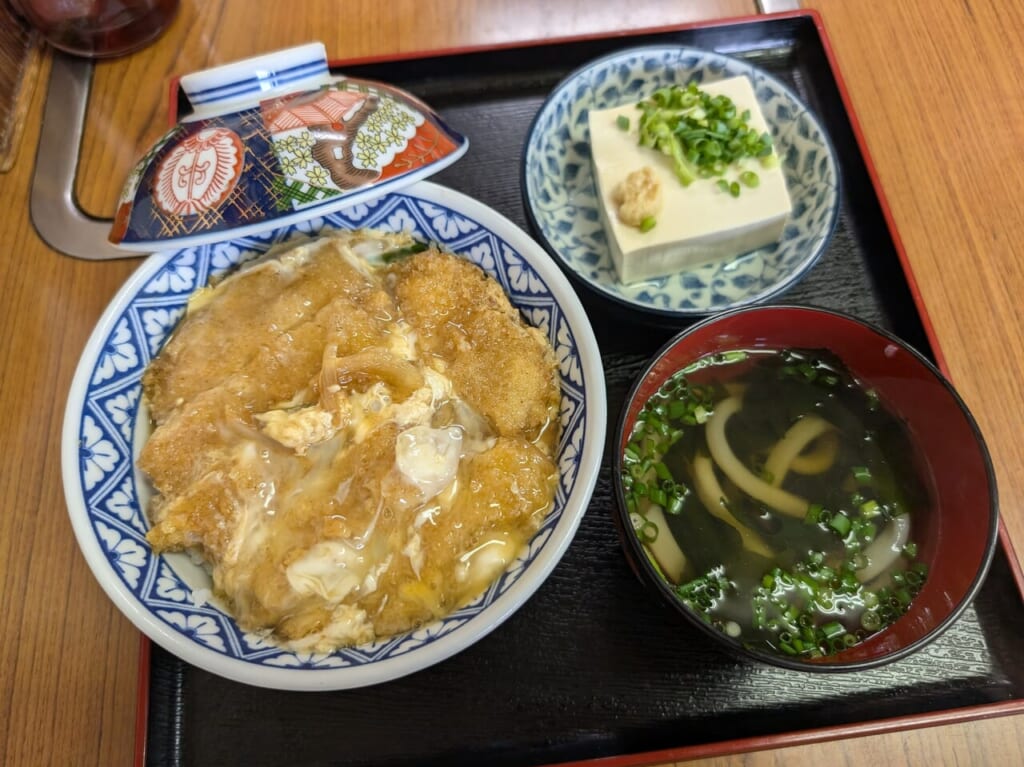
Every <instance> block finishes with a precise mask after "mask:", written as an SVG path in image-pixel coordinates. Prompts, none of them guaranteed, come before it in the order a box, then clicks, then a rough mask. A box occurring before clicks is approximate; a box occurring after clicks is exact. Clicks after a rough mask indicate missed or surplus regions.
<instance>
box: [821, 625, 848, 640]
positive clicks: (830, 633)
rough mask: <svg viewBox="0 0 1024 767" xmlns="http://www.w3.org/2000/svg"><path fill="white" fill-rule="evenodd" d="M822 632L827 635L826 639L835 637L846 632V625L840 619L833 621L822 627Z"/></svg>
mask: <svg viewBox="0 0 1024 767" xmlns="http://www.w3.org/2000/svg"><path fill="white" fill-rule="evenodd" d="M821 633H822V634H824V635H825V639H835V638H836V637H840V636H842V635H843V634H845V633H846V626H844V625H843V624H842V623H840V622H839V621H832V622H831V623H826V624H825V625H824V626H822V627H821Z"/></svg>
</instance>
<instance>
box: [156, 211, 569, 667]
mask: <svg viewBox="0 0 1024 767" xmlns="http://www.w3.org/2000/svg"><path fill="white" fill-rule="evenodd" d="M409 244H411V241H410V240H409V239H408V238H407V237H405V236H403V235H389V234H383V233H378V232H372V231H359V232H345V233H334V234H332V235H329V236H324V237H321V238H319V239H316V240H312V241H308V242H303V243H300V244H292V245H290V246H288V247H285V248H280V249H277V250H275V251H272V252H271V253H268V254H267V256H266V257H264V258H262V259H260V260H259V261H257V262H254V263H253V264H250V265H247V266H245V267H243V268H242V269H240V270H239V271H238V272H236V273H234V274H232V275H231V276H229V277H227V278H226V279H224V280H223V281H222V282H220V283H219V284H217V285H215V286H214V287H212V288H205V289H203V290H202V291H200V292H198V293H197V295H196V296H194V297H193V299H192V300H191V301H190V303H189V310H188V313H187V315H186V317H185V319H184V320H183V321H182V323H181V324H180V326H179V327H178V328H177V329H176V330H175V332H174V334H173V335H172V337H171V338H170V339H169V341H168V342H167V344H166V345H165V347H164V349H163V350H162V351H161V352H160V354H159V355H158V356H157V357H156V358H155V359H154V360H153V362H152V363H151V365H150V367H149V368H148V369H147V371H146V373H145V376H144V378H143V391H144V397H145V401H146V403H147V405H148V406H149V411H150V415H151V418H152V421H153V425H154V430H153V433H152V435H151V436H150V438H149V440H148V441H147V443H146V445H145V447H144V448H143V450H142V453H141V455H140V458H139V465H140V467H141V469H142V470H143V471H144V472H145V473H146V474H147V475H148V476H149V478H150V479H151V481H152V483H153V486H154V489H155V491H156V496H155V498H154V502H153V504H152V506H151V509H150V517H151V520H152V522H153V527H152V529H151V530H150V532H149V534H148V536H147V537H148V539H149V541H150V543H151V545H152V546H153V548H154V550H155V551H157V552H164V551H176V550H184V549H188V550H192V551H195V552H198V553H199V554H200V555H201V556H202V557H203V558H204V559H205V560H206V561H207V563H208V564H209V565H210V569H211V571H212V578H213V587H214V591H215V593H216V594H218V596H220V597H221V599H222V600H223V601H224V602H225V603H226V605H227V606H228V608H229V609H230V610H231V611H232V612H233V614H234V615H235V616H236V618H237V619H238V621H239V623H240V624H241V625H242V626H243V627H244V628H246V629H247V630H252V631H262V632H268V633H272V634H273V635H274V636H275V637H276V638H277V639H279V640H280V641H281V642H282V643H283V644H285V645H287V646H291V647H293V648H295V649H303V650H312V651H318V652H323V651H330V650H333V649H335V648H337V647H341V646H345V645H350V644H355V643H363V642H367V641H370V640H373V639H375V638H378V637H382V636H387V635H390V634H394V633H398V632H402V631H406V630H409V629H412V628H414V627H416V626H418V625H420V624H422V623H424V622H427V621H430V620H433V619H435V618H438V617H440V616H443V615H445V614H446V613H448V612H450V611H451V610H453V609H455V608H456V607H458V606H460V605H461V604H464V603H466V602H467V601H470V600H471V599H473V598H474V597H476V596H477V595H478V594H479V593H481V592H482V591H483V590H484V589H485V588H486V587H487V585H489V583H490V582H491V581H492V580H494V578H496V577H497V576H498V575H499V574H500V573H501V572H502V571H503V570H504V569H505V568H506V567H507V566H508V564H509V563H510V562H511V561H512V560H513V559H514V558H515V557H516V556H517V554H518V553H519V552H520V550H521V548H522V546H523V544H524V543H525V542H526V541H527V540H528V539H529V537H530V536H531V535H532V534H533V533H534V532H535V531H536V530H537V529H538V528H539V526H540V524H541V522H542V521H543V519H544V517H545V515H546V514H547V513H548V511H549V510H550V509H551V505H552V500H553V497H554V490H555V482H556V478H557V468H556V465H555V462H554V454H555V448H556V445H557V442H558V437H559V420H558V404H559V389H558V379H557V374H556V363H555V358H554V353H553V351H552V349H551V347H550V345H549V343H548V341H547V339H546V337H545V336H544V335H543V334H542V333H541V332H540V331H539V330H537V329H535V328H532V327H529V326H527V325H526V324H525V323H524V322H523V321H522V319H521V318H520V316H519V314H518V312H517V311H516V310H515V309H514V308H513V307H512V306H511V304H510V303H509V301H508V299H507V297H506V296H505V295H504V293H503V292H502V290H501V288H500V286H499V285H498V284H497V283H496V282H495V281H494V280H493V279H491V278H489V277H488V276H487V275H485V274H484V273H483V272H482V271H481V270H480V269H479V268H478V267H476V266H475V265H473V264H471V263H470V262H468V261H465V260H463V259H460V258H458V257H456V256H452V255H448V254H443V253H440V252H438V251H436V250H429V251H426V252H424V253H419V254H416V255H411V256H407V257H403V258H401V259H399V260H396V261H395V262H394V263H391V264H387V263H384V262H383V261H382V260H381V259H380V256H381V254H383V253H386V252H389V251H394V250H397V249H401V248H404V247H407V246H408V245H409Z"/></svg>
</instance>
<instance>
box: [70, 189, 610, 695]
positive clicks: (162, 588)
mask: <svg viewBox="0 0 1024 767" xmlns="http://www.w3.org/2000/svg"><path fill="white" fill-rule="evenodd" d="M356 228H371V229H379V230H384V231H392V232H407V233H409V234H411V235H412V236H413V237H414V238H416V239H417V240H420V241H423V242H430V243H436V244H437V245H438V246H440V247H441V248H442V249H444V250H447V251H450V252H453V253H456V254H459V255H461V256H462V257H464V258H467V259H468V260H470V261H472V262H474V263H476V264H478V265H479V266H480V267H481V268H482V269H483V270H484V271H485V272H487V273H488V274H489V275H491V276H492V277H494V278H495V279H496V280H497V281H498V283H499V284H500V285H501V287H502V288H503V289H504V291H505V293H506V294H507V295H508V297H509V298H510V300H511V302H512V304H513V306H515V307H517V308H518V310H519V312H520V313H521V315H522V317H523V319H524V320H525V321H526V322H527V323H528V324H529V325H532V326H534V327H536V328H539V329H540V330H541V331H542V332H543V334H544V335H545V336H546V337H547V339H548V340H549V341H550V343H551V345H552V347H553V348H554V351H555V355H556V359H557V363H558V371H557V372H558V378H559V383H560V393H561V402H560V413H559V416H560V420H561V427H562V432H561V438H560V442H559V444H558V447H557V454H556V464H557V468H558V481H557V488H556V492H555V499H554V507H553V509H552V511H551V512H550V513H549V515H548V516H547V517H546V518H545V520H544V522H543V524H542V526H541V527H540V529H539V530H538V531H537V532H536V533H535V534H534V535H533V537H532V538H531V539H530V540H529V541H528V543H527V545H526V546H525V547H524V548H523V550H522V551H521V553H520V554H519V556H518V557H517V558H516V559H515V560H514V561H513V562H512V564H511V565H510V566H509V567H508V568H507V570H505V571H504V572H502V573H501V575H500V576H499V577H498V578H497V579H496V580H495V581H494V582H493V583H492V584H491V585H490V587H489V588H487V590H486V591H485V592H484V593H483V594H481V595H480V596H479V597H478V598H476V599H475V600H473V601H472V602H470V603H469V604H466V605H465V606H463V607H461V608H459V609H456V610H455V611H454V612H452V613H450V614H449V615H448V616H447V617H445V618H444V619H442V620H438V621H435V622H433V623H430V624H428V625H424V626H422V627H420V628H417V629H415V630H412V631H409V632H406V633H402V634H398V635H395V636H391V637H387V638H384V639H380V640H378V641H375V642H372V643H368V644H364V645H359V646H355V647H350V648H346V649H341V650H337V651H335V652H330V653H317V652H296V651H292V650H289V649H286V648H284V647H283V646H281V645H280V644H278V643H276V642H275V641H274V640H272V639H270V638H268V637H267V636H266V635H262V634H256V633H251V632H247V631H245V630H243V629H242V628H240V626H239V625H238V623H237V622H236V621H235V619H234V618H233V617H232V616H231V614H230V613H229V612H228V611H227V610H225V609H224V605H222V604H221V603H220V602H219V601H218V599H217V598H216V597H215V595H214V594H213V593H212V588H211V579H210V576H209V574H208V572H207V570H206V569H204V567H203V566H202V564H201V563H199V562H196V561H193V559H191V558H190V557H189V556H188V555H187V554H184V553H177V554H165V555H160V556H156V555H154V553H153V551H152V549H151V548H150V545H149V543H148V542H147V540H146V537H145V536H146V532H147V530H148V529H149V528H150V521H149V519H148V517H147V513H146V509H147V505H148V503H149V501H150V498H151V492H152V491H151V489H150V487H149V485H148V484H147V481H146V479H145V477H144V476H142V475H141V474H140V472H139V470H138V468H137V466H136V458H137V457H138V455H139V452H140V450H141V448H142V445H143V444H144V443H145V440H146V438H147V436H148V433H149V429H150V425H149V417H148V413H147V411H146V406H145V402H144V400H143V398H142V390H141V379H142V374H143V372H144V371H145V369H146V367H147V365H148V363H149V361H150V360H151V359H152V358H153V357H154V356H155V355H156V354H157V353H158V352H159V350H160V349H161V347H162V345H163V343H164V341H165V340H166V339H167V337H168V335H169V334H170V333H171V332H172V330H173V329H174V327H175V325H176V323H177V322H178V320H179V319H180V318H181V317H182V316H183V314H184V311H185V307H186V304H187V302H188V300H189V296H190V295H192V294H193V292H194V291H195V290H196V289H198V288H201V287H203V286H205V285H207V284H208V283H209V281H210V280H211V278H213V279H216V277H217V276H218V275H221V274H224V273H227V272H229V271H230V270H232V269H234V268H235V267H236V266H238V265H239V264H241V263H243V262H246V261H248V260H250V259H253V258H256V257H258V256H259V255H260V254H262V253H264V252H265V251H267V250H268V249H269V248H271V247H273V246H274V245H276V244H277V243H281V242H285V241H288V240H290V239H292V238H294V237H297V236H302V235H310V234H316V233H317V232H319V231H322V230H330V229H356ZM605 421H606V405H605V390H604V375H603V370H602V366H601V360H600V354H599V351H598V348H597V344H596V342H595V339H594V335H593V331H592V329H591V327H590V324H589V321H588V319H587V316H586V314H585V313H584V311H583V309H582V307H581V306H580V303H579V301H578V299H577V297H576V295H575V293H574V292H573V290H572V288H571V287H570V285H569V284H568V282H567V280H566V279H565V277H564V276H563V275H562V273H561V271H560V270H559V269H558V267H557V266H556V265H555V264H554V263H553V262H552V260H551V259H550V258H549V257H548V256H547V255H546V254H545V253H544V252H543V250H542V249H541V248H540V247H539V246H538V245H537V244H535V243H534V242H533V241H532V240H531V239H530V238H529V237H527V236H526V235H525V234H524V233H523V232H522V231H521V230H520V229H518V228H517V227H516V226H515V225H513V224H512V223H511V222H509V221H508V220H507V219H505V218H503V217H502V216H500V215H499V214H497V213H495V212H494V211H493V210H491V209H490V208H488V207H486V206H484V205H483V204H481V203H479V202H476V201H474V200H472V199H470V198H468V197H466V196H464V195H462V194H459V193H457V192H453V191H451V190H448V189H446V188H444V187H441V186H438V185H435V184H432V183H429V182H421V183H419V184H417V185H414V186H412V187H409V188H407V189H405V190H403V191H400V192H395V193H391V194H388V195H386V196H384V197H381V198H379V199H376V200H371V201H369V202H366V203H364V204H360V205H357V206H355V207H352V208H348V209H345V210H344V211H340V212H336V213H332V214H330V215H326V216H323V217H319V218H315V219H312V220H308V221H305V222H302V223H298V224H293V225H290V226H287V227H284V228H281V229H278V230H275V231H272V232H269V233H265V234H258V235H254V236H250V237H245V238H238V239H233V240H228V241H223V242H218V243H213V244H207V245H201V246H197V247H189V248H182V249H177V250H171V251H168V252H163V253H159V254H157V255H153V256H151V257H150V258H149V259H148V260H146V261H145V262H144V263H143V264H142V266H141V267H140V268H139V269H138V271H137V272H136V273H135V274H134V275H133V276H132V277H131V278H130V279H129V281H128V282H127V283H126V284H125V285H124V287H123V288H122V289H121V291H120V292H119V293H118V294H117V295H116V296H115V297H114V299H113V301H112V302H111V303H110V305H109V307H108V308H107V310H106V312H105V313H104V315H103V316H102V318H101V319H100V321H99V323H98V325H97V327H96V328H95V330H94V332H93V334H92V336H91V338H90V340H89V342H88V344H87V347H86V349H85V351H84V353H83V355H82V358H81V361H80V363H79V365H78V369H77V371H76V374H75V377H74V380H73V383H72V387H71V390H70V393H69V397H68V403H67V409H66V413H65V420H64V431H63V447H62V463H63V477H64V486H65V494H66V498H67V505H68V512H69V515H70V518H71V522H72V526H73V529H74V534H75V536H76V538H77V540H78V543H79V546H80V548H81V551H82V553H83V555H84V556H85V559H86V561H87V563H88V564H89V567H90V568H91V569H92V571H93V573H94V575H95V576H96V578H97V580H98V581H99V583H100V585H101V586H102V587H103V589H104V590H105V591H106V593H107V594H108V595H109V596H110V598H111V599H112V600H113V601H114V603H115V604H116V605H117V606H118V607H119V608H120V609H121V610H122V612H124V614H125V615H126V616H127V617H128V618H129V619H130V620H131V621H132V622H133V623H134V624H135V625H136V626H137V627H138V628H139V629H140V630H141V631H143V632H144V633H145V634H146V635H147V636H148V637H149V638H150V639H152V640H153V641H154V642H156V643H157V644H159V645H160V646H161V647H163V648H164V649H166V650H168V651H169V652H171V653H172V654H174V655H176V656H178V657H179V658H181V659H183V660H185V661H187V662H189V663H191V664H193V665H195V666H198V667H200V668H203V669H205V670H207V671H210V672H212V673H215V674H218V675H220V676H223V677H226V678H229V679H233V680H236V681H240V682H244V683H247V684H251V685H256V686H261V687H270V688H278V689H291V690H328V689H342V688H353V687H361V686H366V685H372V684H377V683H381V682H385V681H387V680H391V679H395V678H398V677H401V676H404V675H407V674H410V673H413V672H415V671H418V670H420V669H424V668H426V667H428V666H431V665H433V664H436V663H438V662H440V661H443V660H444V659H446V658H448V657H450V656H452V655H453V654H455V653H457V652H459V651H461V650H463V649H465V648H467V647H469V646H470V645H472V644H473V643H475V642H477V641H480V640H482V639H483V638H484V637H485V636H486V635H487V634H488V633H489V632H491V631H493V630H495V629H496V628H498V626H500V624H501V623H502V622H503V621H505V620H506V619H507V618H509V616H511V615H512V614H513V613H514V612H515V611H516V610H517V609H518V608H519V607H520V606H521V605H522V604H523V603H524V602H525V601H526V600H527V599H529V598H530V596H531V595H532V594H533V593H534V592H535V591H536V590H537V589H538V588H539V587H540V586H541V584H542V583H543V582H544V581H545V579H546V578H547V576H548V575H549V574H550V573H551V571H552V570H553V569H554V567H555V566H556V564H557V563H558V561H559V559H560V558H561V556H562V555H563V553H564V552H565V551H566V548H567V547H568V546H569V544H570V542H571V540H572V538H573V535H574V533H575V531H576V529H577V526H578V525H579V523H580V519H581V517H582V515H583V514H584V512H585V511H586V508H587V505H588V502H589V499H590V496H591V493H592V491H593V488H594V484H595V481H596V478H597V473H598V467H599V463H600V459H601V454H602V450H603V446H604V438H605Z"/></svg>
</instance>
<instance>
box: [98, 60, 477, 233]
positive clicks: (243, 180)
mask: <svg viewBox="0 0 1024 767" xmlns="http://www.w3.org/2000/svg"><path fill="white" fill-rule="evenodd" d="M181 86H182V89H183V90H184V92H185V95H186V96H187V97H188V99H189V102H190V103H191V104H192V107H193V112H192V114H190V115H188V116H187V117H185V118H184V119H183V120H181V122H179V123H178V124H177V125H175V126H174V127H173V128H172V129H171V130H170V131H168V132H167V133H166V134H165V135H164V136H163V137H162V138H161V139H160V140H159V141H157V142H156V144H155V145H154V146H153V147H152V148H151V149H150V150H149V152H147V153H146V155H145V156H144V157H143V158H142V159H141V160H140V161H139V162H138V164H137V165H136V166H135V168H134V170H133V171H132V172H131V174H130V175H129V177H128V180H127V182H126V184H125V187H124V190H123V191H122V193H121V198H120V200H119V201H118V206H117V213H116V215H115V218H114V225H113V227H112V229H111V232H110V241H111V242H112V243H113V244H114V245H115V246H119V247H124V248H126V249H130V250H133V251H138V250H164V249H167V248H182V247H194V246H196V245H201V244H204V243H209V242H214V241H218V240H224V239H230V238H236V237H243V236H249V235H253V234H257V233H259V232H264V231H267V230H270V229H276V228H279V227H281V226H287V225H289V224H292V223H295V222H297V221H301V220H304V219H306V218H309V217H311V216H319V215H324V214H326V213H330V212H333V211H337V210H341V209H342V208H346V207H349V206H351V205H356V204H359V203H363V202H367V201H368V200H371V199H374V198H377V197H380V196H381V195H383V194H386V193H389V192H394V191H396V190H397V189H400V188H401V187H404V186H407V185H409V184H412V183H414V182H416V181H420V180H422V179H424V178H426V177H428V176H430V175H433V174H434V173H437V172H438V171H440V170H441V169H442V168H445V167H447V166H449V165H451V164H452V163H453V162H455V161H456V160H458V159H459V158H460V157H461V156H462V155H463V154H465V152H466V150H467V148H468V147H469V141H468V139H466V137H465V136H462V135H461V134H459V133H458V132H456V131H455V130H453V129H452V128H450V127H449V126H448V125H447V124H445V122H444V121H443V120H442V119H441V118H440V117H439V116H438V115H437V114H436V113H435V112H434V111H433V110H432V109H431V108H430V107H428V106H427V105H426V104H424V103H423V102H421V101H420V100H419V99H417V98H416V97H415V96H413V95H411V94H409V93H407V92H405V91H403V90H401V89H399V88H396V87H394V86H390V85H386V84H384V83H378V82H372V81H368V80H357V79H354V78H349V77H344V76H336V75H332V74H331V73H330V71H329V69H328V66H327V54H326V51H325V49H324V46H323V44H322V43H310V44H308V45H303V46H299V47H296V48H288V49H285V50H282V51H276V52H274V53H268V54H265V55H263V56H257V57H254V58H250V59H245V60H243V61H237V62H234V63H231V64H226V65H224V66H219V67H215V68H213V69H207V70H203V71H201V72H195V73H193V74H190V75H185V76H184V77H182V78H181Z"/></svg>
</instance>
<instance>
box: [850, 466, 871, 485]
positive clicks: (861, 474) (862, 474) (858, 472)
mask: <svg viewBox="0 0 1024 767" xmlns="http://www.w3.org/2000/svg"><path fill="white" fill-rule="evenodd" d="M853 478H854V479H855V480H857V481H858V482H870V481H871V470H870V469H869V468H868V467H867V466H854V467H853Z"/></svg>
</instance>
